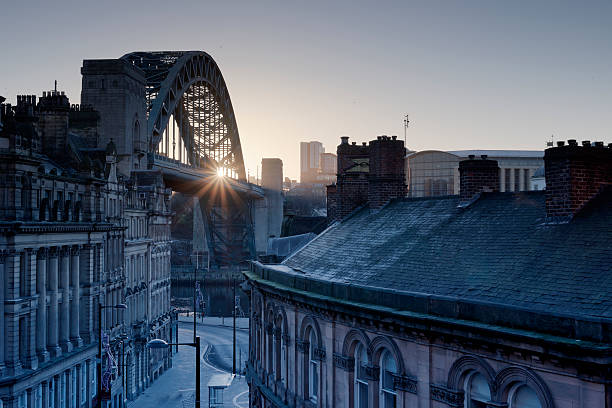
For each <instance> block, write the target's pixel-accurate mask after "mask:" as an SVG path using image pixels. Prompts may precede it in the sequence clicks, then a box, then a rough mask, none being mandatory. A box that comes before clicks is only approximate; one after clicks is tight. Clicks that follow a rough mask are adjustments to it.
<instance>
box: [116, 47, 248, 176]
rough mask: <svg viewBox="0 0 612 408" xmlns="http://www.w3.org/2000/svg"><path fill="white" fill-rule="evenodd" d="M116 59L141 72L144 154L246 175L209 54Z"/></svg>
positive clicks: (169, 53) (228, 104)
mask: <svg viewBox="0 0 612 408" xmlns="http://www.w3.org/2000/svg"><path fill="white" fill-rule="evenodd" d="M121 58H122V59H123V60H127V61H129V62H131V63H132V64H133V65H135V66H137V67H139V68H140V69H141V70H142V71H143V72H144V74H145V79H146V86H145V91H146V102H147V106H146V112H147V115H148V119H147V127H146V132H147V134H146V140H148V141H149V146H148V150H149V153H151V154H158V155H159V156H161V157H164V158H167V159H169V160H172V161H176V162H177V163H182V164H185V165H189V166H191V167H204V168H208V169H211V170H212V171H217V170H218V169H222V171H223V172H224V174H225V175H227V176H230V177H233V178H237V179H239V180H246V172H245V166H244V160H243V156H242V147H241V144H240V137H239V134H238V126H237V124H236V118H235V115H234V109H233V107H232V102H231V99H230V96H229V91H228V89H227V86H226V84H225V80H224V79H223V75H222V74H221V70H220V69H219V67H218V66H217V63H216V62H215V61H214V60H213V58H212V57H211V56H210V55H208V54H207V53H205V52H203V51H157V52H132V53H129V54H126V55H124V56H123V57H121ZM177 133H178V138H177V137H176V134H177Z"/></svg>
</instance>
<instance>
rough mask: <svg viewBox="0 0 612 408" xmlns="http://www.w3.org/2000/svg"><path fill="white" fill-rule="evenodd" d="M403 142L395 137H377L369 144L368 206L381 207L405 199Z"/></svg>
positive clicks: (404, 152) (404, 154)
mask: <svg viewBox="0 0 612 408" xmlns="http://www.w3.org/2000/svg"><path fill="white" fill-rule="evenodd" d="M405 156H406V149H404V142H403V141H402V140H397V137H389V136H379V137H378V138H377V140H372V141H371V142H370V174H369V183H368V205H369V206H370V208H372V209H379V208H381V207H383V206H384V205H385V204H386V203H388V202H389V200H391V199H393V198H402V197H406V174H405V172H406V166H405V164H404V157H405Z"/></svg>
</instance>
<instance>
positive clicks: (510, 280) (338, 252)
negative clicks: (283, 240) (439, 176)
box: [277, 188, 612, 318]
mask: <svg viewBox="0 0 612 408" xmlns="http://www.w3.org/2000/svg"><path fill="white" fill-rule="evenodd" d="M458 204H459V199H458V197H456V196H452V197H441V198H440V197H437V198H424V199H421V198H413V199H402V200H396V201H393V202H391V203H390V204H389V205H387V206H386V207H384V208H383V209H381V210H380V211H378V212H371V211H370V210H369V209H362V210H360V211H357V212H356V213H355V214H354V215H353V216H351V217H350V218H348V219H346V220H345V221H343V222H341V223H338V224H336V225H335V226H332V227H330V228H328V229H327V230H326V231H324V232H323V233H322V234H320V235H319V236H318V237H317V238H315V239H314V240H313V241H311V242H310V243H309V244H307V245H306V246H305V247H303V248H302V249H301V250H299V251H298V252H297V253H295V254H294V255H293V256H291V257H289V258H287V259H286V260H285V261H284V262H283V264H282V266H281V265H279V267H280V270H282V269H283V268H286V267H289V268H292V269H293V270H295V271H298V272H299V274H300V275H302V274H303V276H304V277H305V278H307V279H308V278H312V279H316V280H323V281H328V282H332V283H340V284H343V283H344V284H347V285H358V286H366V287H372V288H383V289H390V290H395V291H400V292H407V293H417V294H423V295H438V296H443V297H450V298H456V299H460V300H463V301H472V300H473V301H478V302H487V303H489V302H490V303H492V304H501V305H504V306H510V307H512V308H518V309H528V310H532V311H536V312H538V311H541V312H544V313H554V314H560V315H564V316H582V317H588V318H612V188H608V189H606V190H605V191H603V192H602V193H601V194H600V195H599V196H598V197H596V198H594V199H593V200H592V201H591V202H590V203H589V204H588V205H587V206H585V207H584V208H583V210H582V211H581V212H580V213H579V214H577V215H576V216H575V217H574V218H573V219H572V220H571V221H570V222H566V223H553V222H550V221H548V222H547V220H546V218H545V215H546V214H545V199H544V192H542V191H536V192H526V193H520V194H516V193H484V194H482V195H481V196H480V198H479V199H477V200H476V201H475V202H473V203H472V204H471V205H469V206H468V207H467V208H459V207H458ZM277 269H278V268H277ZM372 302H373V303H375V302H376V299H372Z"/></svg>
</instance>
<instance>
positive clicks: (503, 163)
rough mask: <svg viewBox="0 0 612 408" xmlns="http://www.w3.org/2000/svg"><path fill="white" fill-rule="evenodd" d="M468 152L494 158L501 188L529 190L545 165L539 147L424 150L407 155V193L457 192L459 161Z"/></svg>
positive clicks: (504, 189)
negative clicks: (533, 178) (539, 170)
mask: <svg viewBox="0 0 612 408" xmlns="http://www.w3.org/2000/svg"><path fill="white" fill-rule="evenodd" d="M470 156H475V157H481V156H486V157H488V158H489V159H492V160H497V162H498V165H499V168H500V172H499V181H500V191H502V192H503V191H511V192H517V191H527V190H531V189H532V188H531V177H532V176H533V174H534V173H535V172H536V170H537V169H539V168H540V167H542V166H543V165H544V159H543V158H544V152H543V151H540V150H454V151H447V152H444V151H440V150H424V151H420V152H414V153H410V154H409V155H408V156H406V184H407V185H408V196H409V197H435V196H443V195H454V194H458V192H459V162H460V161H461V160H464V159H467V158H469V157H470Z"/></svg>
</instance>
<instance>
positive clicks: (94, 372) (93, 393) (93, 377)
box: [91, 365, 98, 398]
mask: <svg viewBox="0 0 612 408" xmlns="http://www.w3.org/2000/svg"><path fill="white" fill-rule="evenodd" d="M92 368H93V369H92V370H91V397H92V398H93V397H95V396H96V393H97V392H98V382H97V377H98V367H96V366H95V365H93V366H92Z"/></svg>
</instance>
